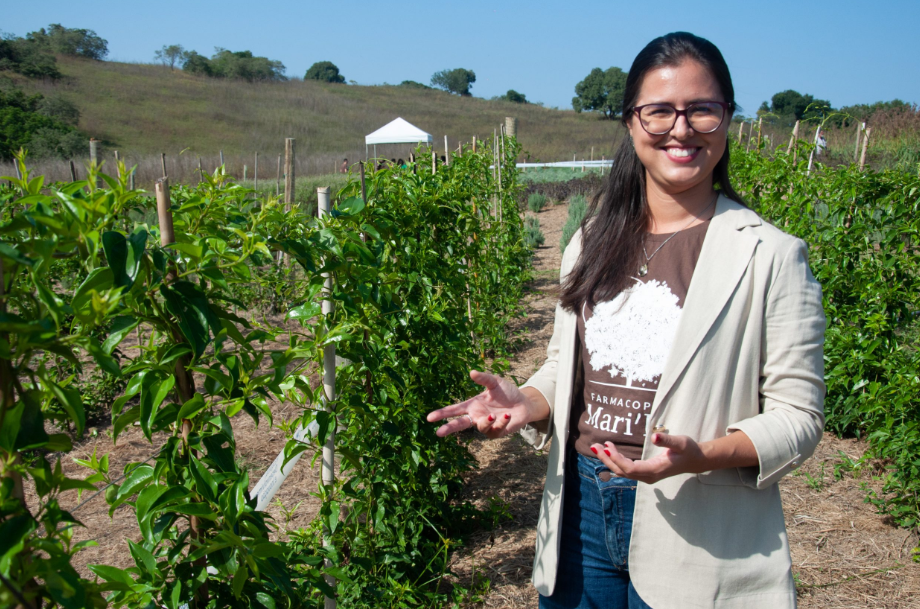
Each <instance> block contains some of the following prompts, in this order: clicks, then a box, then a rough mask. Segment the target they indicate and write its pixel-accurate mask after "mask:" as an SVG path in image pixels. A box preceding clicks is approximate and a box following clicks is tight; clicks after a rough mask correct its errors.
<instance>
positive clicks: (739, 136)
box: [738, 121, 744, 144]
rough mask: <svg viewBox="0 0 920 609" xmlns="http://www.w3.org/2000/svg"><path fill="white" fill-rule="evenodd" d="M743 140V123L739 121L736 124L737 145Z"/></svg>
mask: <svg viewBox="0 0 920 609" xmlns="http://www.w3.org/2000/svg"><path fill="white" fill-rule="evenodd" d="M743 139H744V121H741V122H740V123H739V124H738V143H739V144H740V143H741V141H742V140H743Z"/></svg>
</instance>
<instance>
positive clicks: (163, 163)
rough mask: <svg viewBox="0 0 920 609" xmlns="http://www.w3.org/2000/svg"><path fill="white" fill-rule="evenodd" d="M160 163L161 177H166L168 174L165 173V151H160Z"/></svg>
mask: <svg viewBox="0 0 920 609" xmlns="http://www.w3.org/2000/svg"><path fill="white" fill-rule="evenodd" d="M160 163H161V164H162V165H163V177H164V178H168V177H169V174H168V173H166V153H165V152H161V153H160Z"/></svg>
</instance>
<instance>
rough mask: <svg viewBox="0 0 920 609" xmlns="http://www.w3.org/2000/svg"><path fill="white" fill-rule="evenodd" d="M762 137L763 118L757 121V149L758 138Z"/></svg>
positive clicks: (758, 144)
mask: <svg viewBox="0 0 920 609" xmlns="http://www.w3.org/2000/svg"><path fill="white" fill-rule="evenodd" d="M762 135H763V117H762V116H761V117H760V118H758V119H757V148H758V149H759V148H760V138H761V136H762Z"/></svg>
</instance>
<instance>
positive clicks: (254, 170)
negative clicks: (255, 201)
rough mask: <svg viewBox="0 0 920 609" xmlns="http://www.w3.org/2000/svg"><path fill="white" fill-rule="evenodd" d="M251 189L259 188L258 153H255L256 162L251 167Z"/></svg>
mask: <svg viewBox="0 0 920 609" xmlns="http://www.w3.org/2000/svg"><path fill="white" fill-rule="evenodd" d="M252 189H253V190H258V189H259V153H258V152H257V153H256V164H255V167H253V168H252Z"/></svg>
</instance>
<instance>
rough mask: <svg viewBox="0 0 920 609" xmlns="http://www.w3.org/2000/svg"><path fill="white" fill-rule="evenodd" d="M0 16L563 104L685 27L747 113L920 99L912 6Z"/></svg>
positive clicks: (659, 0)
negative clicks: (708, 48) (792, 94)
mask: <svg viewBox="0 0 920 609" xmlns="http://www.w3.org/2000/svg"><path fill="white" fill-rule="evenodd" d="M706 6H708V7H711V8H712V10H711V11H708V10H705V9H704V8H703V7H706ZM573 7H577V8H573ZM0 14H2V15H3V20H2V24H0V28H2V30H3V31H4V32H6V33H13V34H17V35H20V36H21V35H24V34H25V33H26V32H29V31H32V30H35V29H37V28H39V27H43V26H46V25H48V24H49V23H61V24H62V25H64V26H67V27H79V28H89V29H93V30H95V31H96V32H97V33H98V34H99V35H100V36H102V37H103V38H105V39H106V40H108V42H109V57H108V58H109V59H111V60H116V61H134V62H150V61H152V60H153V53H154V51H155V50H156V49H158V48H161V47H162V46H163V45H165V44H175V43H178V44H181V45H183V46H184V47H185V48H186V49H194V50H197V51H198V52H200V53H202V54H205V55H208V56H210V55H211V54H212V53H213V50H214V47H216V46H220V47H224V48H228V49H230V50H234V51H238V50H244V49H248V50H251V51H252V52H253V53H255V54H256V55H263V56H267V57H269V58H271V59H279V60H281V61H282V62H283V63H284V65H285V66H286V67H287V74H288V76H297V77H302V76H303V74H304V72H305V71H306V69H307V68H308V67H309V66H310V65H311V64H312V63H313V62H315V61H321V60H329V61H332V62H333V63H335V64H336V65H337V66H339V68H340V69H341V71H342V74H344V75H345V77H346V78H347V79H349V80H355V81H357V82H358V83H359V84H380V83H384V82H389V83H399V82H401V81H403V80H416V81H420V82H424V83H426V84H427V83H428V81H429V80H430V78H431V75H432V74H433V73H434V72H436V71H438V70H441V69H444V68H456V67H464V68H467V69H471V70H473V71H474V72H475V73H476V76H477V80H476V83H475V85H474V86H473V89H472V92H473V94H474V95H476V96H480V97H491V96H493V95H501V94H503V93H504V92H505V91H507V90H508V89H515V90H517V91H519V92H522V93H524V94H525V95H526V96H527V98H528V99H529V100H531V101H541V102H543V103H545V104H546V105H548V106H558V107H560V108H570V107H571V99H572V96H573V95H574V87H575V84H576V83H577V82H578V81H579V80H581V79H582V78H584V77H585V76H586V75H587V74H588V72H590V71H591V69H592V68H594V67H601V68H608V67H610V66H619V67H621V68H623V69H624V70H627V69H628V68H629V65H630V64H631V62H632V59H633V58H634V57H635V55H636V53H637V52H638V51H639V50H640V49H641V48H642V47H643V46H644V45H645V44H646V43H647V42H648V41H649V40H651V39H652V38H654V37H656V36H658V35H661V34H663V33H667V32H671V31H675V30H686V31H690V32H693V33H695V34H697V35H700V36H703V37H706V38H708V39H710V40H711V41H712V42H714V43H715V44H716V45H717V46H718V47H719V48H720V49H721V51H722V54H723V55H724V56H725V58H726V60H727V61H728V64H729V68H730V69H731V72H732V77H733V80H734V84H735V91H736V99H737V101H738V102H739V103H740V104H741V106H742V107H743V108H744V110H745V113H746V114H753V113H754V112H755V111H756V110H757V107H758V106H759V105H760V103H761V102H762V101H764V100H767V99H769V98H770V96H772V95H773V94H774V93H776V92H778V91H782V90H785V89H795V90H797V91H799V92H800V93H811V94H812V95H814V96H815V97H818V98H821V99H827V100H829V101H830V102H831V103H832V104H833V105H834V106H835V107H840V106H843V105H850V104H855V103H871V102H874V101H878V100H889V99H893V98H900V99H903V100H905V101H909V102H913V103H920V62H918V59H920V53H918V51H917V40H918V36H917V33H916V30H917V27H918V26H920V1H918V0H876V1H875V2H871V3H868V2H857V1H855V0H838V1H835V2H825V1H820V2H819V1H816V0H798V1H796V2H793V1H787V0H775V1H773V2H764V3H760V2H758V3H754V2H734V1H728V2H725V1H722V2H719V1H717V0H709V2H703V3H700V2H699V1H696V2H686V1H684V2H674V1H671V0H642V1H636V0H632V1H630V2H622V1H609V0H608V1H607V2H598V3H590V2H587V3H573V4H571V5H567V4H566V3H563V2H559V1H558V0H556V1H554V2H542V1H531V2H520V1H516V0H515V1H506V2H495V1H492V2H484V1H479V0H467V1H465V2H456V1H443V0H442V1H441V2H393V1H392V0H384V1H376V2H365V1H360V0H354V1H352V2H348V3H345V2H330V1H326V2H312V1H303V2H265V3H253V2H251V1H246V2H243V1H239V0H223V2H220V3H202V2H191V1H188V0H186V1H184V2H177V1H174V0H158V1H157V2H149V3H148V2H145V3H135V2H114V1H111V0H93V2H80V3H76V2H64V1H42V0H32V1H31V2H15V3H14V2H9V3H7V6H6V7H4V8H3V10H2V13H0Z"/></svg>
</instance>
